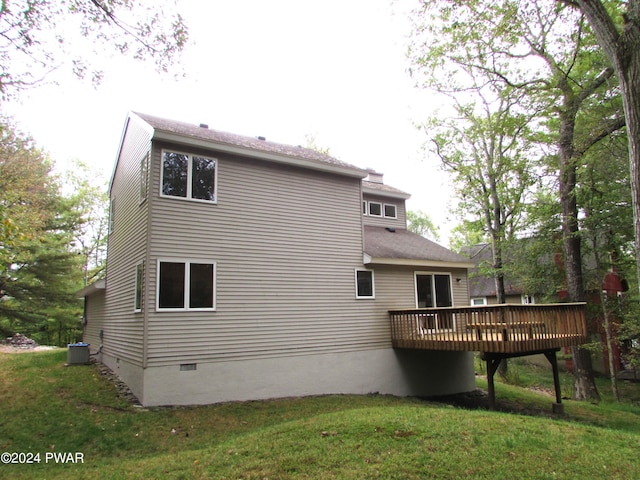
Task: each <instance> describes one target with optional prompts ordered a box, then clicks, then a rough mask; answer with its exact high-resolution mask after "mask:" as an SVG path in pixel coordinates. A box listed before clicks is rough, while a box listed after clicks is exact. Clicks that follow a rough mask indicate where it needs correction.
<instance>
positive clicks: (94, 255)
mask: <svg viewBox="0 0 640 480" xmlns="http://www.w3.org/2000/svg"><path fill="white" fill-rule="evenodd" d="M96 178H100V174H99V173H98V172H95V171H92V169H91V168H90V167H89V166H88V165H87V164H86V163H84V162H81V161H76V162H74V165H73V169H72V170H71V171H68V172H67V174H66V175H65V181H64V184H65V185H66V187H67V188H68V189H69V190H70V192H69V195H70V197H69V200H70V202H71V203H72V204H73V205H74V208H75V210H76V212H77V214H78V215H79V216H80V217H81V220H82V221H81V222H80V223H79V224H78V225H76V228H75V229H74V231H73V235H74V244H75V245H74V250H77V251H78V253H79V254H81V255H82V257H83V259H84V285H85V286H86V285H88V284H90V283H93V282H95V281H96V280H99V279H101V278H104V277H105V274H106V256H107V237H108V228H109V225H108V223H109V215H108V208H109V195H108V193H107V185H100V184H96V183H95V179H96Z"/></svg>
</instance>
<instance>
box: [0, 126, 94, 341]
mask: <svg viewBox="0 0 640 480" xmlns="http://www.w3.org/2000/svg"><path fill="white" fill-rule="evenodd" d="M0 192H1V193H0V205H2V211H3V215H4V216H5V219H8V220H9V221H10V223H11V225H12V229H11V232H10V234H9V235H7V234H6V232H5V234H4V235H3V236H2V237H1V238H0V329H2V334H4V335H11V334H14V333H17V332H19V333H23V334H25V335H28V336H31V337H33V338H34V339H35V340H36V341H39V342H42V341H44V342H47V343H49V342H53V343H61V344H64V343H66V342H68V341H69V340H74V339H75V338H77V336H78V334H79V331H78V330H77V329H78V328H79V326H80V324H79V318H80V315H81V303H80V302H79V300H78V299H76V298H75V297H74V292H75V291H76V290H78V288H79V287H80V286H81V278H82V277H81V275H82V270H81V268H80V265H81V264H80V263H79V261H78V260H79V256H78V255H77V254H76V253H75V252H73V251H72V250H71V247H72V241H73V233H72V232H73V231H74V229H75V228H76V227H77V226H78V225H79V224H80V223H81V218H80V216H79V214H78V211H77V209H76V208H75V205H74V202H73V201H71V200H69V199H67V198H64V197H63V196H62V195H61V194H60V185H59V180H58V178H57V177H55V176H54V175H53V174H52V172H51V163H50V162H49V160H48V159H47V158H46V156H45V155H44V153H43V152H41V151H40V150H39V149H37V148H36V147H35V146H34V145H33V142H32V141H31V139H29V138H28V137H25V136H23V135H21V134H19V133H16V132H14V129H13V127H12V126H11V125H10V124H8V123H6V122H5V123H3V124H2V125H0ZM73 328H75V329H76V331H75V332H74V331H73Z"/></svg>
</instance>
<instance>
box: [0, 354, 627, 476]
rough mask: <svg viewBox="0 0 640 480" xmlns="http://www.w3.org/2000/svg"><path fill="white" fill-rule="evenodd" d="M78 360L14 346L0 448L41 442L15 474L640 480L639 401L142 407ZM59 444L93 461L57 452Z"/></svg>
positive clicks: (514, 395)
mask: <svg viewBox="0 0 640 480" xmlns="http://www.w3.org/2000/svg"><path fill="white" fill-rule="evenodd" d="M65 360H66V351H65V350H61V351H53V352H41V353H30V354H21V355H10V354H0V405H2V410H1V412H2V413H1V414H0V451H9V452H33V453H40V454H41V462H40V463H39V464H32V465H3V466H0V472H2V473H1V475H2V477H3V478H17V479H21V478H29V479H32V478H47V479H56V478H65V479H67V478H95V479H120V478H141V479H142V478H145V479H146V478H168V479H182V478H184V479H187V478H189V479H190V478H214V479H215V478H220V479H229V478H237V479H263V478H269V479H289V478H329V479H331V478H338V479H361V478H385V479H386V478H390V479H393V478H402V479H405V478H409V479H412V478H415V479H417V478H487V479H488V478H491V479H500V478H505V479H506V478H509V479H512V478H561V479H562V478H566V479H572V478H598V477H602V478H605V477H606V478H620V479H626V478H629V479H635V478H640V462H637V452H638V449H639V448H640V407H638V406H637V403H636V404H634V401H630V402H627V403H623V404H615V403H613V402H610V401H607V400H604V401H603V402H601V403H600V404H598V405H591V404H588V403H582V402H572V401H566V402H565V410H566V412H567V413H566V415H565V416H563V417H560V418H558V417H553V418H551V417H550V416H549V415H548V414H547V412H550V410H551V403H552V401H553V398H551V397H549V396H546V395H544V394H541V393H536V392H532V391H530V390H527V389H526V388H522V387H518V386H513V385H506V384H503V383H500V382H498V383H497V385H496V390H497V399H498V406H499V408H501V409H503V410H508V411H511V412H524V413H527V414H531V415H523V414H517V413H505V412H488V411H485V410H481V409H480V410H465V409H461V408H457V407H454V406H451V405H445V404H441V403H436V402H428V401H424V400H419V399H414V398H396V397H390V396H381V395H371V396H352V395H328V396H321V397H308V398H288V399H280V400H269V401H260V402H236V403H226V404H219V405H212V406H205V407H188V408H184V407H183V408H158V409H142V408H138V407H134V406H132V405H129V404H128V403H126V402H124V401H122V400H120V399H119V398H118V396H117V394H116V392H115V388H114V386H113V385H112V384H111V383H109V382H108V381H106V380H105V379H104V378H103V377H102V376H101V375H100V374H99V373H98V372H97V370H96V369H95V367H92V366H88V367H87V366H78V367H64V366H63V364H64V362H65ZM510 367H511V365H510ZM517 368H518V371H517V375H518V378H519V381H520V382H521V383H522V384H526V383H537V384H538V386H539V387H540V388H547V386H548V385H549V378H550V373H547V374H545V373H544V369H540V371H537V370H536V369H532V368H528V367H527V366H525V365H522V366H518V367H517ZM514 372H515V370H514ZM478 382H479V386H480V387H483V386H484V387H485V388H486V382H485V383H483V382H484V381H483V380H482V379H479V380H478ZM551 385H552V380H551ZM628 387H629V392H628V395H629V398H632V396H633V395H639V392H638V390H639V389H640V387H638V385H635V384H634V385H629V386H628ZM625 398H626V397H625ZM54 451H55V452H59V453H62V452H81V453H83V455H84V463H82V464H64V465H62V464H54V463H46V464H45V463H44V456H45V454H46V452H54Z"/></svg>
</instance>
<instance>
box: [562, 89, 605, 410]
mask: <svg viewBox="0 0 640 480" xmlns="http://www.w3.org/2000/svg"><path fill="white" fill-rule="evenodd" d="M577 107H578V106H577V105H575V104H574V103H573V97H572V96H571V95H565V105H564V109H563V111H562V112H561V113H560V138H559V141H558V146H559V154H560V175H559V178H560V203H561V206H562V239H563V246H564V263H565V275H566V282H567V293H568V294H569V300H570V301H572V302H583V301H584V300H585V293H584V280H583V276H582V252H581V237H580V229H579V224H578V204H577V200H576V195H575V189H576V183H577V174H576V171H577V167H576V152H575V150H574V146H573V139H574V134H575V116H576V112H577ZM571 352H572V354H573V378H574V389H573V398H574V399H575V400H596V401H597V400H600V395H599V394H598V390H597V388H596V384H595V380H594V378H593V368H592V364H591V354H590V353H589V351H588V350H585V349H583V348H580V347H571Z"/></svg>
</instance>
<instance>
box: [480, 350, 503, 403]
mask: <svg viewBox="0 0 640 480" xmlns="http://www.w3.org/2000/svg"><path fill="white" fill-rule="evenodd" d="M480 358H482V360H484V361H486V362H487V388H488V390H489V410H495V409H496V389H495V384H494V383H493V377H494V375H495V374H496V372H497V371H498V367H499V366H500V362H502V357H500V356H494V355H489V354H487V353H486V352H482V353H481V354H480Z"/></svg>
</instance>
